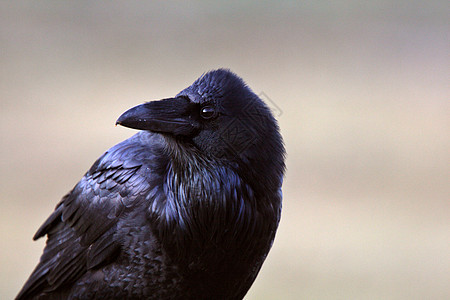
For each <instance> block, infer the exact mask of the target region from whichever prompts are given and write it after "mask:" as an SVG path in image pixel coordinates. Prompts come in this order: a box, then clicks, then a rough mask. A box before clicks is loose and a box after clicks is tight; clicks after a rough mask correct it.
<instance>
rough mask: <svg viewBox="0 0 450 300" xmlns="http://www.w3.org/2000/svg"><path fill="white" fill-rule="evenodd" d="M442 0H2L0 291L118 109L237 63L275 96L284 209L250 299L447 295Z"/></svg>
mask: <svg viewBox="0 0 450 300" xmlns="http://www.w3.org/2000/svg"><path fill="white" fill-rule="evenodd" d="M449 15H450V8H449V3H448V1H414V0H412V1H384V0H375V1H352V0H345V1H307V2H300V1H298V2H295V1H278V2H275V1H273V2H268V1H255V2H253V1H231V2H230V1H215V2H206V1H193V2H189V3H188V2H184V1H175V2H174V1H170V2H159V1H153V2H150V1H107V2H104V1H101V2H100V1H95V2H94V1H1V2H0V101H1V102H0V108H1V110H0V124H1V126H0V170H1V172H0V201H1V203H0V205H1V209H0V226H1V227H0V229H1V241H2V246H1V247H0V298H1V299H12V298H13V297H14V295H15V294H16V293H17V292H18V290H19V289H20V287H21V286H22V284H23V283H24V282H25V280H26V279H27V277H28V276H29V274H30V273H31V271H32V269H33V268H34V266H35V265H36V263H37V262H38V259H39V257H40V255H41V251H42V248H43V246H44V240H39V241H38V242H32V240H31V237H32V236H33V234H34V232H35V231H36V229H37V228H38V227H39V226H40V225H41V223H42V222H43V221H44V220H45V219H46V218H47V216H48V215H49V214H50V213H51V211H52V210H53V208H54V206H55V205H56V203H57V202H58V201H59V199H60V198H61V197H62V196H63V195H64V194H65V193H66V192H68V191H69V190H70V189H71V188H72V187H73V186H74V185H75V183H76V182H77V181H78V180H79V179H80V178H81V176H82V175H83V174H84V172H85V171H86V170H87V169H88V168H89V167H90V165H91V164H92V163H93V162H94V161H95V159H96V158H97V157H99V156H100V155H101V154H102V153H103V152H104V151H105V150H107V149H108V148H109V147H110V146H112V145H114V144H116V143H117V142H119V141H121V140H123V139H125V138H127V137H129V136H131V135H132V134H133V133H134V132H133V131H132V130H130V129H126V128H121V127H115V126H114V122H115V120H116V118H117V117H118V116H119V115H120V114H121V113H122V112H123V111H125V110H126V109H128V108H129V107H131V106H134V105H136V104H139V103H142V102H144V101H147V100H152V99H160V98H164V97H169V96H173V95H175V94H176V93H177V92H178V91H180V90H181V89H183V88H184V87H186V86H188V85H190V84H191V83H192V82H193V80H194V79H196V78H197V77H198V76H200V75H201V74H202V73H203V72H205V71H207V70H211V69H215V68H218V67H227V68H231V69H232V70H233V71H234V72H236V73H237V74H239V75H240V76H242V77H243V78H244V79H245V80H246V81H247V83H248V84H249V85H250V87H252V89H253V90H254V91H255V92H256V93H257V94H259V93H262V92H263V93H264V94H265V95H266V96H267V98H269V99H270V101H272V102H273V103H275V104H276V106H277V107H279V109H280V111H277V118H278V119H279V122H280V126H281V129H282V134H283V136H284V139H285V143H286V148H287V152H288V158H287V166H288V171H287V174H286V178H285V181H284V206H283V208H284V211H283V217H282V222H281V224H280V228H279V232H278V234H277V237H276V241H275V243H274V246H273V249H272V251H271V253H270V255H269V256H268V258H267V261H266V263H265V264H264V267H263V268H262V271H261V273H260V275H259V277H258V278H257V280H256V282H255V284H254V285H253V287H252V288H251V290H250V292H249V293H248V295H247V296H246V299H449V297H450V287H449V282H450V204H449V200H450V180H449V175H450V153H449V149H450V101H449V100H450V84H449V83H450V76H449V70H450V33H449V28H450V24H449Z"/></svg>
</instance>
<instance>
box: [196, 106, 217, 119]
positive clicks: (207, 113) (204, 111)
mask: <svg viewBox="0 0 450 300" xmlns="http://www.w3.org/2000/svg"><path fill="white" fill-rule="evenodd" d="M215 115H216V111H215V110H214V107H212V106H204V107H202V108H201V109H200V116H201V117H202V118H203V119H211V118H212V117H214V116H215Z"/></svg>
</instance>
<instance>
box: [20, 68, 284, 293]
mask: <svg viewBox="0 0 450 300" xmlns="http://www.w3.org/2000/svg"><path fill="white" fill-rule="evenodd" d="M117 124H120V125H122V126H126V127H130V128H134V129H140V130H141V131H140V132H138V133H137V134H135V135H134V136H132V137H131V138H129V139H127V140H125V141H123V142H121V143H119V144H117V145H116V146H114V147H112V148H111V149H109V150H108V151H107V152H106V153H105V154H103V155H102V156H101V157H100V158H99V159H98V160H97V161H96V162H95V163H94V165H93V166H92V167H91V168H90V169H89V171H88V172H87V173H86V174H85V175H84V177H83V178H82V179H81V181H80V182H79V183H78V184H77V185H76V186H75V187H74V188H73V190H72V191H70V192H69V193H68V194H67V195H66V196H64V197H63V199H62V200H61V201H60V202H59V204H58V205H57V206H56V209H55V211H54V212H53V213H52V214H51V215H50V217H49V218H48V219H47V221H45V223H44V224H43V225H42V226H41V227H40V228H39V229H38V231H37V232H36V234H35V236H34V237H33V239H34V240H36V239H38V238H40V237H42V236H44V235H47V244H46V246H45V249H44V252H43V254H42V256H41V259H40V262H39V264H38V265H37V267H36V268H35V270H34V271H33V273H32V274H31V276H30V278H29V279H28V281H27V282H26V283H25V285H24V287H23V288H22V290H21V291H20V293H19V294H18V296H17V299H242V298H243V297H244V295H245V294H246V292H247V291H248V289H249V288H250V286H251V285H252V283H253V281H254V280H255V278H256V275H257V274H258V272H259V270H260V268H261V265H262V263H263V262H264V260H265V258H266V255H267V253H268V252H269V250H270V248H271V245H272V242H273V239H274V237H275V232H276V229H277V227H278V223H279V220H280V213H281V198H282V195H281V184H282V177H283V173H284V169H285V164H284V155H285V151H284V146H283V141H282V138H281V135H280V133H279V129H278V125H277V123H276V120H275V119H274V117H273V116H272V114H271V112H270V110H269V108H268V107H267V106H266V105H265V104H264V103H263V102H262V101H261V99H259V97H258V96H257V95H255V94H254V93H253V92H252V91H251V90H250V88H248V87H247V85H246V84H245V83H244V82H243V81H242V79H241V78H239V77H238V76H236V75H235V74H234V73H232V72H230V71H229V70H225V69H219V70H215V71H211V72H208V73H206V74H204V75H202V76H201V77H200V78H199V79H197V80H196V81H195V82H194V83H193V84H192V85H191V86H190V87H188V88H186V89H185V90H183V91H181V92H180V93H179V94H178V95H177V96H176V97H175V98H170V99H163V100H159V101H152V102H148V103H145V104H142V105H138V106H136V107H134V108H131V109H130V110H128V111H126V112H125V113H124V114H122V115H121V116H120V117H119V119H118V120H117Z"/></svg>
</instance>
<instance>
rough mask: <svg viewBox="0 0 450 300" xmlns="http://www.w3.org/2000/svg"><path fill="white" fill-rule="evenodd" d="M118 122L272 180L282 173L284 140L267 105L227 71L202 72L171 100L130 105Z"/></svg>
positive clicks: (275, 179)
mask: <svg viewBox="0 0 450 300" xmlns="http://www.w3.org/2000/svg"><path fill="white" fill-rule="evenodd" d="M117 124H119V125H122V126H125V127H130V128H134V129H140V130H147V131H151V132H157V133H160V134H162V135H164V136H166V137H168V138H169V139H170V140H172V141H176V144H177V145H179V144H181V145H184V146H186V147H185V148H186V149H193V148H194V149H195V150H196V151H198V152H199V153H201V154H202V155H203V156H205V157H209V158H211V159H212V160H216V161H217V160H226V161H229V162H230V161H231V162H233V163H234V164H235V165H238V166H240V167H241V168H243V167H250V168H252V169H255V166H257V167H259V169H261V170H259V171H261V172H264V171H265V170H264V169H266V168H268V169H269V170H270V171H271V173H274V174H273V175H274V176H276V177H277V178H273V180H274V181H275V182H279V177H280V176H282V175H281V174H282V173H283V171H284V147H283V142H282V139H281V135H280V133H279V129H278V125H277V122H276V120H275V118H274V117H273V115H272V113H271V111H270V109H269V108H268V107H267V106H266V105H265V104H264V102H263V101H262V100H261V99H260V98H259V97H258V96H257V95H256V94H255V93H253V92H252V91H251V89H250V88H249V87H248V86H247V85H246V84H245V83H244V81H243V80H242V79H241V78H240V77H238V76H237V75H235V74H234V73H232V72H231V71H229V70H226V69H218V70H215V71H210V72H208V73H206V74H203V75H202V76H201V77H200V78H198V79H197V80H196V81H195V82H194V83H193V84H192V85H191V86H189V87H187V88H186V89H184V90H183V91H181V92H180V93H179V94H178V95H177V96H176V97H175V98H169V99H163V100H159V101H151V102H147V103H144V104H141V105H138V106H136V107H133V108H131V109H129V110H128V111H126V112H125V113H123V114H122V115H121V116H120V117H119V119H118V120H117ZM172 144H173V143H172ZM177 151H179V149H178V150H177ZM256 169H258V168H256ZM264 176H268V177H270V174H268V173H265V175H264ZM277 179H278V180H277Z"/></svg>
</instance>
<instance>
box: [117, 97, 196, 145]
mask: <svg viewBox="0 0 450 300" xmlns="http://www.w3.org/2000/svg"><path fill="white" fill-rule="evenodd" d="M193 106H194V104H192V103H191V102H190V101H189V100H187V99H185V98H169V99H163V100H159V101H151V102H147V103H144V104H141V105H138V106H135V107H133V108H130V109H129V110H127V111H126V112H124V113H123V114H122V115H121V116H120V117H119V119H117V121H116V125H117V124H118V125H122V126H125V127H129V128H133V129H141V130H149V131H154V132H161V133H169V134H173V135H186V136H187V135H192V134H193V133H194V132H195V131H196V130H197V128H198V124H197V123H196V122H195V121H194V119H193V118H192V116H191V114H192V111H193Z"/></svg>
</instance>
